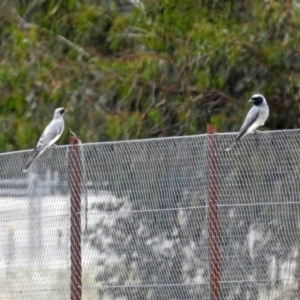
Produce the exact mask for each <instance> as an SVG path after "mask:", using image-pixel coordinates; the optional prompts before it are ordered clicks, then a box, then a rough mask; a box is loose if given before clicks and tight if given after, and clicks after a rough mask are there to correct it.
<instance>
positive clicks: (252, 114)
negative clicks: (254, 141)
mask: <svg viewBox="0 0 300 300" xmlns="http://www.w3.org/2000/svg"><path fill="white" fill-rule="evenodd" d="M249 102H252V103H253V106H252V108H251V109H250V110H249V112H248V114H247V116H246V119H245V121H244V123H243V125H242V127H241V129H240V131H239V134H238V136H237V138H236V139H235V141H234V142H233V143H232V144H231V145H230V146H229V147H228V148H227V149H226V151H229V150H230V149H231V148H232V147H233V146H234V145H235V144H236V143H237V142H238V141H239V140H240V139H241V138H242V137H243V136H245V135H247V134H249V133H252V132H254V131H255V130H256V129H257V128H258V127H260V126H263V125H264V124H265V122H266V120H267V119H268V117H269V106H268V103H267V101H266V99H265V97H264V96H263V95H260V94H255V95H253V96H252V97H251V99H250V100H249Z"/></svg>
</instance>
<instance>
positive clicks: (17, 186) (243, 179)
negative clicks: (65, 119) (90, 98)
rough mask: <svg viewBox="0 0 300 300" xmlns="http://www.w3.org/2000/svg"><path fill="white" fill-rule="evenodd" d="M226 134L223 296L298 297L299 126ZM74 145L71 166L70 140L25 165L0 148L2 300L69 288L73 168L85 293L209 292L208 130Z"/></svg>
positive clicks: (220, 167) (220, 147)
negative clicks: (76, 157)
mask: <svg viewBox="0 0 300 300" xmlns="http://www.w3.org/2000/svg"><path fill="white" fill-rule="evenodd" d="M234 137H235V135H233V134H216V135H215V136H214V138H215V145H216V150H215V151H216V157H217V162H216V165H217V182H216V183H215V186H216V188H217V196H218V199H217V200H218V205H217V209H218V220H217V223H216V224H219V225H218V230H219V249H218V250H219V256H220V257H219V260H220V265H219V270H220V282H219V285H220V288H219V289H220V299H261V300H264V299H278V298H279V297H280V298H282V299H299V294H298V280H299V278H300V256H299V246H300V245H299V240H300V239H299V227H300V207H299V195H300V188H299V182H300V180H299V179H300V130H294V131H274V132H264V133H257V134H252V135H250V136H247V137H245V138H244V139H242V140H241V142H240V143H239V144H237V146H236V147H235V148H233V149H232V150H231V151H229V152H225V151H224V149H225V148H226V147H227V146H228V145H229V144H230V142H232V140H233V139H234ZM78 147H79V150H80V151H79V153H80V159H81V160H82V162H83V164H82V167H81V168H79V169H76V168H70V155H69V151H70V146H64V147H54V148H51V149H49V150H47V151H46V152H45V153H44V154H43V155H42V156H41V157H39V158H38V160H37V161H36V163H34V164H33V165H32V168H31V169H30V170H29V171H28V173H26V174H24V173H23V172H22V169H23V167H24V165H25V162H26V159H27V157H28V155H29V152H28V151H23V152H15V153H8V154H2V155H0V164H1V169H0V201H1V206H0V207H1V208H0V214H1V218H0V224H1V231H0V251H1V254H2V255H1V256H0V299H70V298H71V290H72V289H71V286H72V281H71V250H70V249H71V245H72V242H71V240H72V239H71V237H72V236H73V237H74V235H72V234H73V233H74V232H72V231H71V224H72V222H71V220H70V219H71V211H72V205H73V203H71V201H70V199H71V198H70V196H71V195H70V187H69V186H70V181H71V180H73V179H72V178H74V177H73V176H72V175H74V174H71V173H76V172H77V173H78V172H80V178H81V185H80V187H78V191H80V192H81V213H80V216H81V261H82V286H81V290H82V299H87V300H89V299H105V300H106V299H151V300H152V299H157V300H158V299H178V300H179V299H210V297H211V285H210V281H211V278H210V274H211V273H210V260H211V251H210V240H209V239H210V233H209V228H210V226H209V194H210V193H209V189H210V188H211V187H212V182H211V180H210V178H211V177H210V175H211V174H210V170H209V163H208V159H209V155H208V154H209V153H208V151H209V148H208V136H207V135H201V136H189V137H176V138H165V139H154V140H141V141H126V142H112V143H99V144H84V145H80V146H78ZM75 237H76V235H75ZM75 244H76V243H75ZM75 244H74V245H75ZM79 244H80V243H79ZM72 251H73V252H74V249H72ZM78 251H79V252H78V253H80V249H78ZM73 254H74V253H73ZM75 254H76V253H75ZM76 255H77V254H76ZM76 255H75V256H74V257H78V264H80V256H76ZM75 270H77V269H75ZM74 299H75V298H74Z"/></svg>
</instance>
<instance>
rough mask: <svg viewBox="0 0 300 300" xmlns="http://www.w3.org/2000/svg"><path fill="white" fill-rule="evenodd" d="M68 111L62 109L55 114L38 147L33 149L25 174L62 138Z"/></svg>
mask: <svg viewBox="0 0 300 300" xmlns="http://www.w3.org/2000/svg"><path fill="white" fill-rule="evenodd" d="M65 112H66V110H65V109H64V108H62V107H60V108H57V109H56V110H55V112H54V115H53V119H52V121H51V122H50V123H49V124H48V126H47V127H46V128H45V130H44V132H43V134H42V136H41V137H40V139H39V141H38V143H37V145H36V146H35V148H34V149H33V151H32V153H31V155H30V157H29V160H28V162H27V165H26V167H25V169H24V170H23V172H26V171H27V170H28V168H29V167H30V165H31V164H32V163H33V162H34V161H35V160H36V159H37V158H38V157H39V156H40V155H41V154H42V153H43V152H44V151H45V150H46V149H47V148H48V147H50V146H51V145H53V144H54V143H55V142H56V141H57V140H58V139H59V138H60V136H61V134H62V133H63V131H64V127H65V123H64V119H63V115H64V114H65Z"/></svg>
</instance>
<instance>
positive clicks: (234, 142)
mask: <svg viewBox="0 0 300 300" xmlns="http://www.w3.org/2000/svg"><path fill="white" fill-rule="evenodd" d="M236 142H237V140H235V141H233V142H232V143H231V144H230V146H229V147H228V148H227V149H225V151H229V150H231V148H233V146H234V145H235V144H236Z"/></svg>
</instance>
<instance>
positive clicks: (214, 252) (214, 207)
mask: <svg viewBox="0 0 300 300" xmlns="http://www.w3.org/2000/svg"><path fill="white" fill-rule="evenodd" d="M216 131H217V130H216V126H214V125H207V133H208V136H207V145H208V148H207V151H208V172H209V175H208V176H209V180H208V184H209V249H210V292H211V300H220V299H221V297H220V277H221V273H220V251H219V241H220V240H219V239H220V236H219V214H218V156H217V135H216V134H215V133H216Z"/></svg>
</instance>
